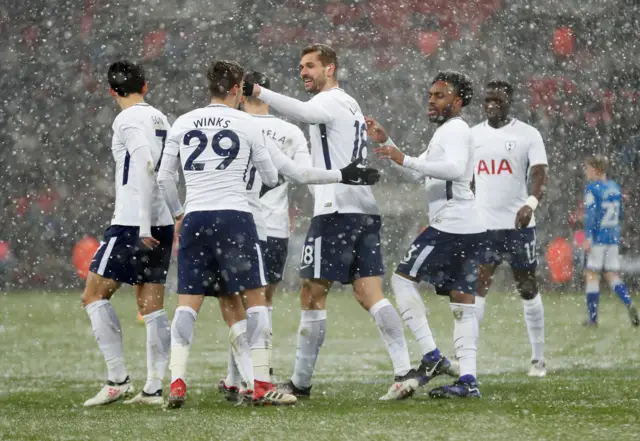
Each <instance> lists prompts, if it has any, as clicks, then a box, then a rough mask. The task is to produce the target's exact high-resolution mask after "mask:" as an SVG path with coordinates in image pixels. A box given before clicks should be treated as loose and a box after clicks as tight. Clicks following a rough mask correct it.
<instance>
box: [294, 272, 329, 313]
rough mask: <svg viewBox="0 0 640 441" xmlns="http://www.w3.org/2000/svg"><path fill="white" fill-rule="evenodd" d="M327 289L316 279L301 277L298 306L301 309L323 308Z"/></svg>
mask: <svg viewBox="0 0 640 441" xmlns="http://www.w3.org/2000/svg"><path fill="white" fill-rule="evenodd" d="M328 292H329V289H328V287H327V286H325V285H324V284H322V283H320V282H319V281H317V280H312V279H303V280H302V286H301V288H300V306H301V307H302V308H303V309H324V306H325V299H326V296H327V293H328Z"/></svg>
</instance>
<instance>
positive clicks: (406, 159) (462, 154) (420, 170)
mask: <svg viewBox="0 0 640 441" xmlns="http://www.w3.org/2000/svg"><path fill="white" fill-rule="evenodd" d="M365 120H366V122H367V133H368V134H369V137H370V138H371V139H373V140H374V141H376V142H378V143H379V144H386V145H382V146H380V147H378V148H375V149H374V150H373V151H374V152H375V153H376V154H377V155H378V157H379V158H380V159H390V160H391V161H393V162H395V163H396V164H398V165H400V166H402V167H404V168H408V169H409V170H413V171H414V172H417V174H418V175H419V176H420V177H430V178H434V179H441V180H443V181H456V180H458V179H460V178H461V177H462V175H463V174H464V172H465V170H466V168H467V164H468V163H469V160H470V158H469V145H470V143H471V133H470V131H468V133H458V132H457V131H456V129H455V128H454V127H452V126H450V128H448V131H449V133H446V134H443V136H444V137H445V138H446V139H447V148H446V149H445V151H444V153H445V159H444V160H441V161H427V159H426V155H425V154H422V155H420V156H419V157H413V156H408V155H405V154H404V153H402V151H401V150H400V149H399V148H398V147H397V146H396V145H395V144H394V143H393V141H391V140H390V138H389V137H388V136H387V134H386V133H385V132H384V129H382V127H381V126H380V124H378V123H377V122H376V120H374V119H373V118H365ZM415 176H416V175H415V174H414V176H413V177H414V179H415Z"/></svg>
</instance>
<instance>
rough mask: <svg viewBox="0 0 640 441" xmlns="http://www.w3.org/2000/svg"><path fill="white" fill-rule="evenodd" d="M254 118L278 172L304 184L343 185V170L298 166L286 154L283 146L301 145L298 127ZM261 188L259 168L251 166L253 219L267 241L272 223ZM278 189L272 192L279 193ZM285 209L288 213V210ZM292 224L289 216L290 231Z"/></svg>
mask: <svg viewBox="0 0 640 441" xmlns="http://www.w3.org/2000/svg"><path fill="white" fill-rule="evenodd" d="M253 117H254V119H255V123H256V125H257V126H258V127H260V128H261V129H262V134H263V136H264V138H265V145H266V147H267V150H268V151H269V155H271V160H272V161H273V164H274V165H275V167H276V168H277V169H278V172H279V173H281V174H282V175H283V176H284V177H285V178H287V179H288V180H291V181H294V182H297V183H301V184H333V183H337V182H340V180H341V179H342V173H340V170H325V169H324V168H313V167H310V166H308V165H306V166H305V165H301V164H299V163H296V162H295V161H294V160H293V159H292V158H291V156H290V155H287V154H285V151H284V150H283V148H282V147H281V146H280V144H283V145H284V144H286V143H287V141H286V140H287V139H289V140H291V141H292V142H298V143H299V142H300V139H299V135H298V134H297V133H296V131H297V132H299V133H300V135H301V134H302V132H301V131H300V129H298V128H297V127H296V126H294V125H293V124H290V123H288V122H285V121H283V120H281V119H280V118H276V117H275V116H271V115H253ZM296 139H297V141H296ZM302 141H303V142H304V135H302ZM305 148H306V142H305ZM283 185H284V184H283ZM261 188H262V180H261V179H260V176H259V175H257V174H256V172H255V168H253V167H251V168H250V170H249V177H248V180H247V191H248V192H249V206H250V207H251V212H252V213H253V219H254V220H255V223H256V228H257V230H258V237H259V238H260V240H266V239H267V235H268V227H267V225H268V222H269V221H268V220H267V216H268V214H267V213H266V212H265V211H264V207H263V204H262V202H261V200H260V189H261ZM278 188H279V187H278ZM278 188H276V189H273V190H271V191H276V190H278ZM267 194H269V193H267ZM285 197H286V194H285ZM285 210H286V211H288V209H285ZM271 222H272V224H273V220H271ZM288 224H289V217H288V215H287V217H286V228H287V231H288Z"/></svg>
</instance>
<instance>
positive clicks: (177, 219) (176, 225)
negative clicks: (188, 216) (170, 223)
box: [173, 214, 184, 238]
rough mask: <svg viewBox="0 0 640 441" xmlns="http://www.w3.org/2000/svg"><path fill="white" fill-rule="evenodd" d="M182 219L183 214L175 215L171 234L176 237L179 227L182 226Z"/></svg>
mask: <svg viewBox="0 0 640 441" xmlns="http://www.w3.org/2000/svg"><path fill="white" fill-rule="evenodd" d="M183 220H184V214H181V215H180V216H176V220H175V222H176V223H175V225H174V227H173V235H174V236H175V237H176V238H177V237H178V235H179V234H180V227H182V221H183Z"/></svg>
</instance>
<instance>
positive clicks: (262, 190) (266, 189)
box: [260, 173, 286, 197]
mask: <svg viewBox="0 0 640 441" xmlns="http://www.w3.org/2000/svg"><path fill="white" fill-rule="evenodd" d="M285 182H286V180H285V178H284V176H282V175H281V174H279V173H278V182H276V185H274V186H273V187H269V186H268V185H265V184H264V183H263V184H262V187H260V197H262V196H264V195H265V194H267V193H268V192H269V191H271V190H273V189H274V188H276V187H279V186H281V185H282V184H284V183H285Z"/></svg>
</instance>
